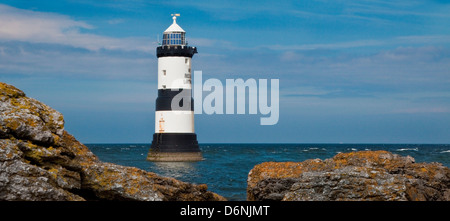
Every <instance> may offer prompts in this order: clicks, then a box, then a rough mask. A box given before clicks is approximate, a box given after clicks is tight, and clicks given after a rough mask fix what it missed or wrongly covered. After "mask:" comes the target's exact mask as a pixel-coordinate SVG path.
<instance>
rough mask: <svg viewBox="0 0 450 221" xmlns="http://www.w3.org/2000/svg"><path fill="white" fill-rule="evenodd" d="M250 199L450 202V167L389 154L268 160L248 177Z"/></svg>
mask: <svg viewBox="0 0 450 221" xmlns="http://www.w3.org/2000/svg"><path fill="white" fill-rule="evenodd" d="M247 199H248V200H284V201H310V200H311V201H335V200H358V201H359V200H376V201H406V200H413V201H418V200H419V201H425V200H446V201H448V200H450V169H449V168H447V167H445V166H443V165H442V164H439V163H415V162H414V159H413V158H412V157H410V156H407V157H403V156H400V155H397V154H392V153H390V152H387V151H359V152H350V153H339V154H337V155H336V156H334V157H333V158H331V159H326V160H320V159H313V160H306V161H304V162H283V163H275V162H266V163H262V164H259V165H256V166H255V167H254V168H253V169H252V170H251V171H250V173H249V176H248V186H247Z"/></svg>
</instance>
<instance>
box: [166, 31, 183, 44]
mask: <svg viewBox="0 0 450 221" xmlns="http://www.w3.org/2000/svg"><path fill="white" fill-rule="evenodd" d="M184 35H185V34H184V33H170V34H164V35H163V45H184V44H186V40H185V36H184Z"/></svg>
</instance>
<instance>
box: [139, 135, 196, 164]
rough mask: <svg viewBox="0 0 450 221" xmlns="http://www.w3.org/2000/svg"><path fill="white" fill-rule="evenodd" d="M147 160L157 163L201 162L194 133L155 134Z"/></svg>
mask: <svg viewBox="0 0 450 221" xmlns="http://www.w3.org/2000/svg"><path fill="white" fill-rule="evenodd" d="M147 160H149V161H158V162H180V161H201V160H203V156H202V153H201V151H200V148H199V146H198V142H197V135H196V134H195V133H155V134H153V141H152V145H151V147H150V150H149V152H148V154H147Z"/></svg>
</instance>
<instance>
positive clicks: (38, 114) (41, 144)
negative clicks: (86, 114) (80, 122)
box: [0, 82, 225, 201]
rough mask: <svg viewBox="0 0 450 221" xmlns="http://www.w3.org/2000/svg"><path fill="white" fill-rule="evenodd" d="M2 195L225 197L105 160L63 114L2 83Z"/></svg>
mask: <svg viewBox="0 0 450 221" xmlns="http://www.w3.org/2000/svg"><path fill="white" fill-rule="evenodd" d="M0 200H145V201H168V200H172V201H181V200H189V201H200V200H214V201H218V200H225V198H224V197H222V196H219V195H217V194H215V193H212V192H209V191H207V186H206V185H204V184H203V185H194V184H189V183H185V182H181V181H178V180H175V179H172V178H166V177H161V176H158V175H157V174H155V173H151V172H147V171H144V170H140V169H137V168H134V167H125V166H120V165H115V164H111V163H105V162H101V161H99V160H98V158H97V157H96V156H95V155H94V154H93V153H92V152H91V151H90V150H89V149H88V148H87V147H86V146H84V145H83V144H81V143H80V142H78V141H77V140H76V139H75V138H74V137H73V136H72V135H70V134H69V133H67V132H66V131H65V130H64V118H63V116H62V114H60V113H59V112H57V111H55V110H53V109H52V108H50V107H48V106H47V105H45V104H42V103H41V102H39V101H37V100H35V99H32V98H28V97H26V96H25V93H23V92H22V91H20V90H19V89H17V88H15V87H13V86H11V85H8V84H4V83H1V82H0Z"/></svg>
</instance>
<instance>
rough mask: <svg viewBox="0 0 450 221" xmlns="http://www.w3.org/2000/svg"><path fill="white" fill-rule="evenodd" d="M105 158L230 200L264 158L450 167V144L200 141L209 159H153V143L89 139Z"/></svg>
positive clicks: (242, 191)
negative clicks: (366, 155)
mask: <svg viewBox="0 0 450 221" xmlns="http://www.w3.org/2000/svg"><path fill="white" fill-rule="evenodd" d="M86 146H87V147H88V148H89V149H90V150H91V151H92V152H93V153H94V154H95V155H97V156H98V158H99V159H100V160H101V161H104V162H110V163H115V164H119V165H123V166H132V167H137V168H140V169H143V170H146V171H150V172H154V173H156V174H159V175H161V176H165V177H172V178H175V179H178V180H181V181H185V182H189V183H194V184H207V185H208V190H209V191H212V192H215V193H217V194H219V195H222V196H224V197H225V198H227V199H228V200H230V201H245V200H246V195H247V194H246V189H247V175H248V173H249V172H250V170H251V169H252V168H253V167H254V166H255V165H257V164H260V163H262V162H269V161H272V162H286V161H293V162H301V161H304V160H307V159H317V158H318V159H322V160H324V159H327V158H331V157H333V156H335V155H336V154H337V153H345V152H351V151H362V150H387V151H390V152H392V153H395V154H399V155H402V156H408V155H409V156H412V157H414V159H415V161H416V162H439V163H442V164H443V165H444V166H447V167H450V144H200V149H201V151H202V154H203V157H204V160H202V161H198V162H150V161H147V160H146V157H147V153H148V150H149V148H150V144H86Z"/></svg>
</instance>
